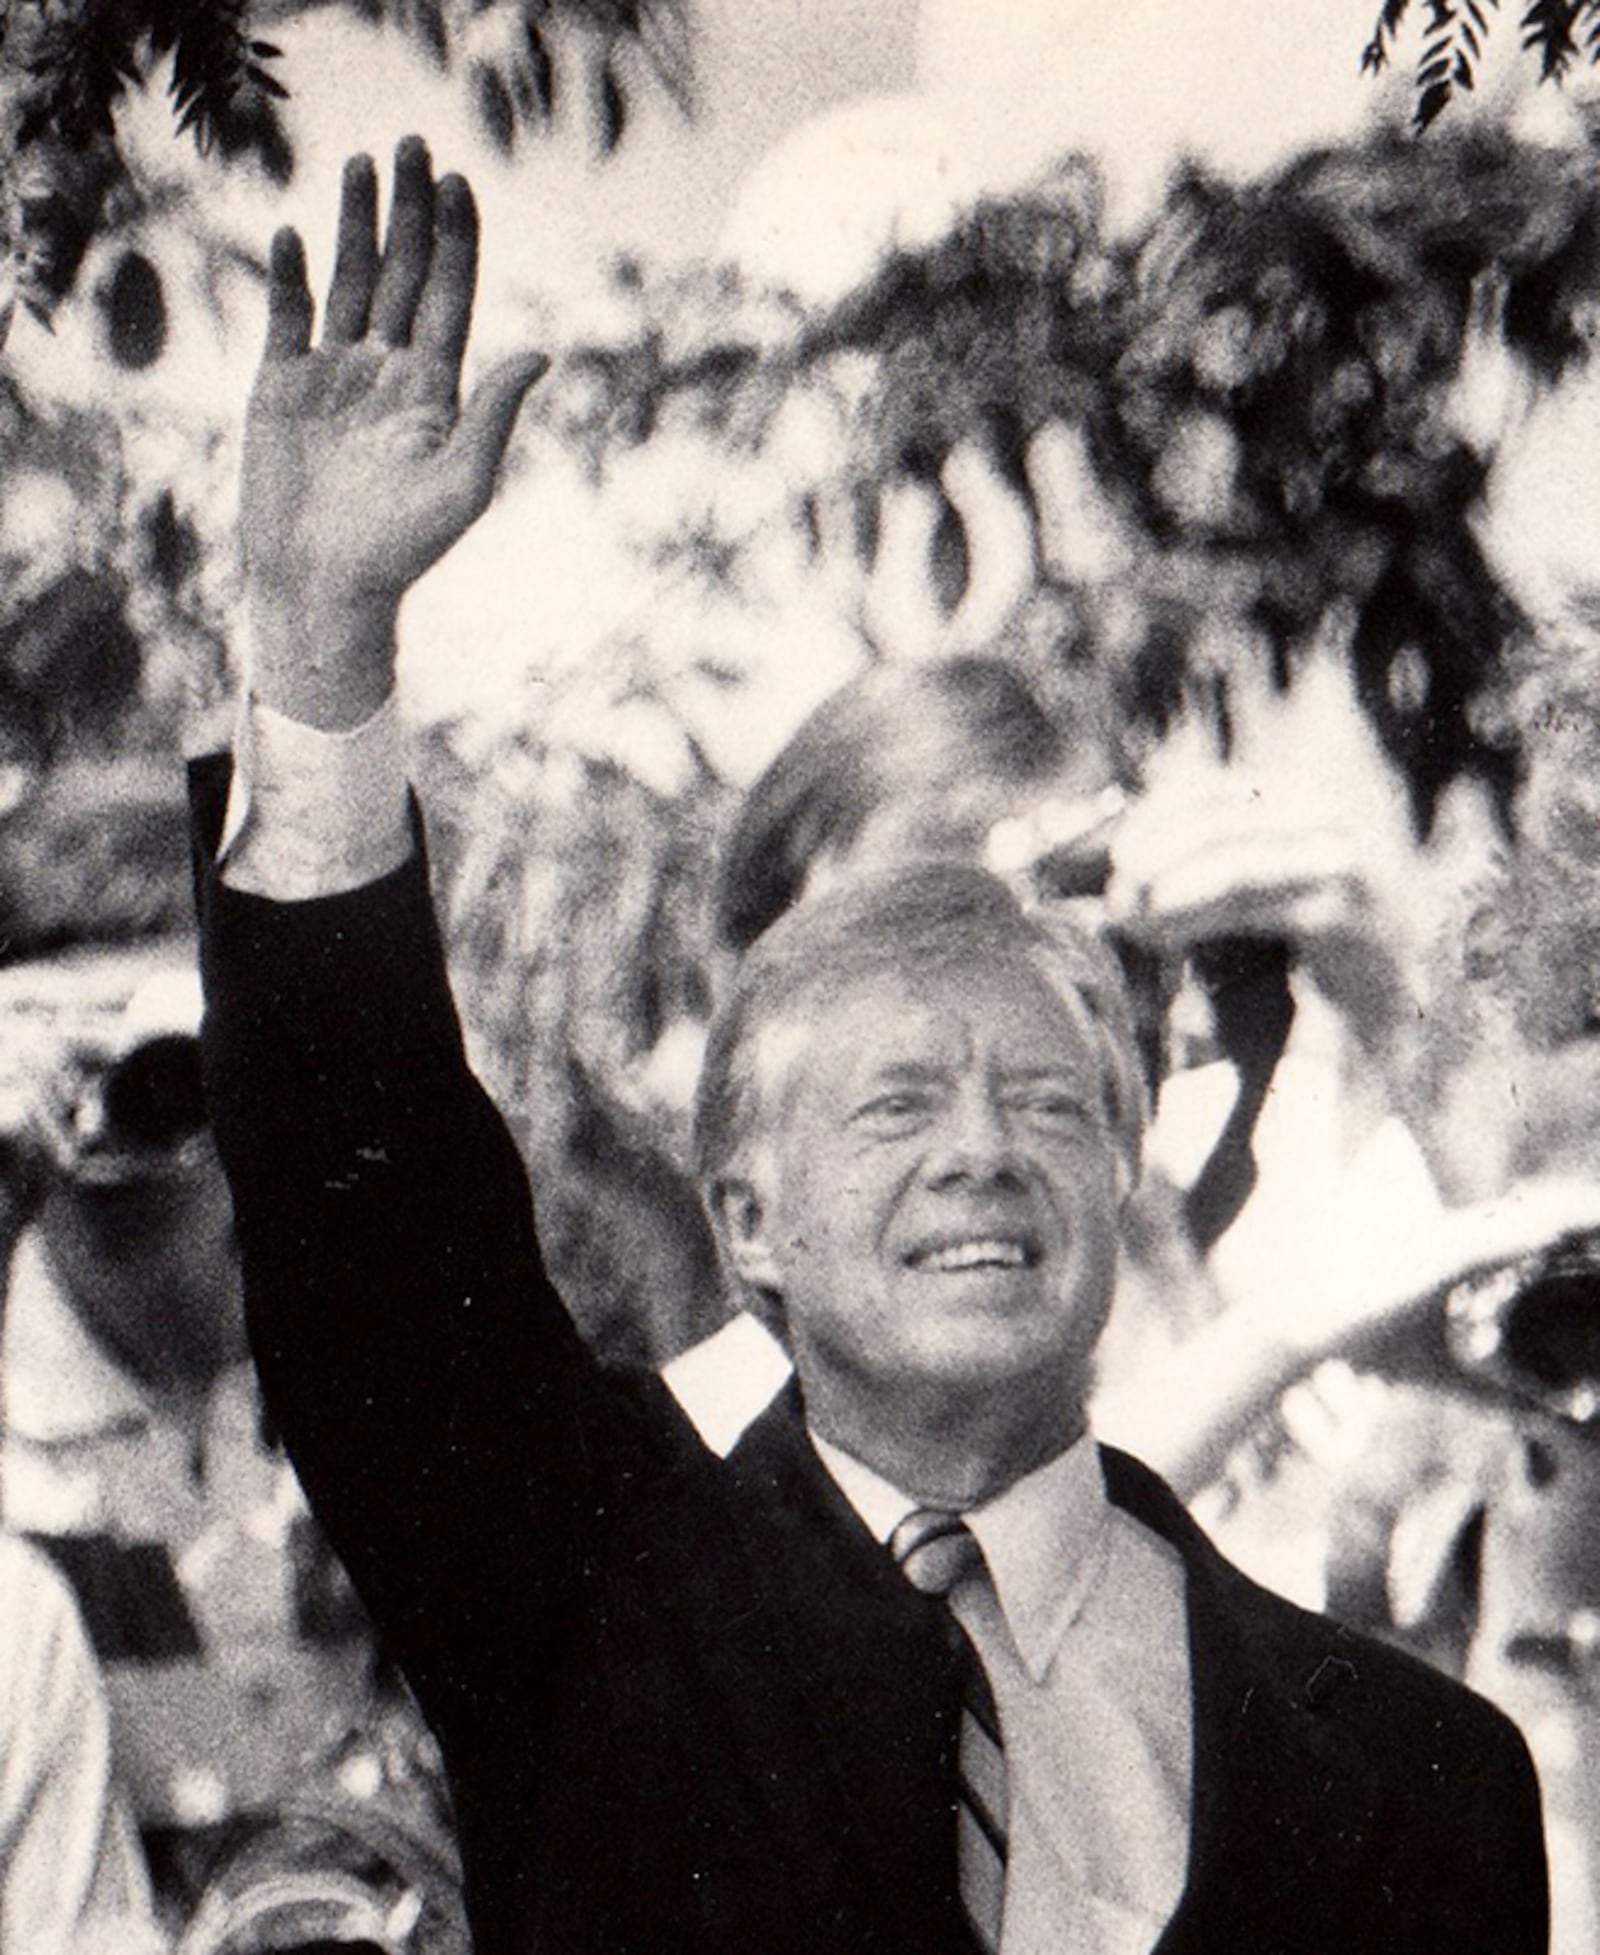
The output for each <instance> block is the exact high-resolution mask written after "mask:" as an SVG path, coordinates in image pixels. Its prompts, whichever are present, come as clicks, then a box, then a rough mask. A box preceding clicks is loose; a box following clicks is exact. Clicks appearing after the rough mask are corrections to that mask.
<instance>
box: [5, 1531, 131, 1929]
mask: <svg viewBox="0 0 1600 1955" xmlns="http://www.w3.org/2000/svg"><path fill="white" fill-rule="evenodd" d="M166 1945H167V1944H166V1939H165V1937H164V1935H163V1934H162V1933H161V1931H160V1929H159V1928H158V1927H157V1925H156V1920H155V1915H154V1912H153V1910H152V1906H151V1899H150V1883H149V1879H148V1876H147V1874H146V1872H145V1864H144V1856H143V1855H142V1854H141V1853H140V1851H139V1843H138V1838H137V1836H136V1834H135V1832H134V1828H133V1823H132V1819H131V1817H130V1816H129V1814H128V1812H127V1810H126V1808H125V1805H124V1803H123V1800H122V1797H121V1793H120V1791H119V1789H118V1787H117V1785H116V1783H115V1780H114V1776H113V1770H112V1755H111V1719H110V1714H109V1712H108V1710H107V1707H106V1699H105V1691H104V1689H103V1688H102V1686H101V1681H100V1676H99V1673H98V1671H97V1669H96V1666H95V1661H94V1657H93V1655H92V1653H91V1651H90V1649H89V1643H88V1639H87V1637H86V1636H85V1635H84V1631H83V1625H82V1623H81V1622H80V1621H79V1618H78V1612H77V1609H76V1607H75V1606H74V1604H73V1600H72V1595H71V1592H70V1590H69V1589H68V1588H67V1585H66V1583H65V1582H64V1581H63V1580H62V1579H61V1577H60V1576H59V1575H58V1574H57V1573H56V1572H55V1570H54V1569H53V1568H52V1567H51V1566H50V1564H49V1563H48V1562H47V1561H46V1560H45V1559H44V1557H43V1556H42V1555H41V1554H39V1553H38V1552H37V1551H36V1550H35V1549H33V1548H30V1547H29V1546H28V1545H27V1544H26V1543H24V1542H22V1541H19V1540H17V1539H16V1538H15V1537H14V1536H12V1535H9V1534H4V1533H0V1948H4V1949H6V1950H8V1951H14V1955H162V1951H164V1950H165V1948H166Z"/></svg>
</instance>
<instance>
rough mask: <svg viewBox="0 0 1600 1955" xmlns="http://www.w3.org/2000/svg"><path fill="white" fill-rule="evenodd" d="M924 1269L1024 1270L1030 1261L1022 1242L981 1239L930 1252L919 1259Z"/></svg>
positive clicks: (957, 1243)
mask: <svg viewBox="0 0 1600 1955" xmlns="http://www.w3.org/2000/svg"><path fill="white" fill-rule="evenodd" d="M916 1260H917V1263H918V1264H919V1266H920V1267H921V1268H923V1269H984V1268H988V1267H991V1266H993V1267H995V1268H999V1269H1021V1267H1022V1266H1023V1264H1024V1263H1025V1262H1026V1261H1027V1260H1028V1257H1027V1252H1026V1251H1025V1250H1024V1248H1023V1246H1022V1244H1021V1243H1020V1242H1002V1241H1000V1240H999V1239H998V1238H987V1237H981V1238H979V1239H978V1240H976V1241H973V1242H951V1243H947V1244H946V1245H945V1246H944V1247H943V1248H942V1249H930V1250H928V1251H927V1252H926V1254H924V1255H920V1256H918V1257H917V1259H916Z"/></svg>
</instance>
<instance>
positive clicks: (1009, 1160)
mask: <svg viewBox="0 0 1600 1955" xmlns="http://www.w3.org/2000/svg"><path fill="white" fill-rule="evenodd" d="M925 1173H926V1177H927V1182H928V1186H929V1187H930V1188H933V1189H946V1188H982V1189H998V1190H1000V1191H1002V1192H1004V1193H1012V1194H1014V1193H1019V1192H1020V1191H1021V1190H1022V1189H1023V1188H1024V1187H1025V1186H1026V1185H1027V1180H1028V1171H1027V1162H1026V1159H1025V1157H1024V1155H1023V1152H1022V1150H1021V1149H1020V1148H1019V1146H1018V1145H1017V1140H1016V1136H1015V1134H1014V1132H1013V1130H1012V1124H1011V1120H1010V1117H1009V1115H1008V1114H1007V1112H1006V1109H1005V1107H1004V1106H1002V1105H1000V1104H999V1103H998V1102H997V1100H996V1099H995V1096H994V1094H993V1093H992V1091H990V1089H989V1088H988V1086H987V1085H985V1084H982V1083H980V1082H978V1081H975V1080H974V1081H970V1082H968V1083H967V1084H966V1085H964V1086H963V1088H962V1090H961V1091H960V1092H958V1093H955V1094H953V1095H952V1096H951V1098H950V1101H949V1103H948V1105H947V1106H946V1108H945V1110H944V1115H943V1118H942V1119H941V1120H940V1122H939V1125H938V1127H937V1129H936V1130H935V1133H934V1137H933V1145H932V1147H931V1148H930V1150H929V1153H928V1157H927V1164H926V1169H925Z"/></svg>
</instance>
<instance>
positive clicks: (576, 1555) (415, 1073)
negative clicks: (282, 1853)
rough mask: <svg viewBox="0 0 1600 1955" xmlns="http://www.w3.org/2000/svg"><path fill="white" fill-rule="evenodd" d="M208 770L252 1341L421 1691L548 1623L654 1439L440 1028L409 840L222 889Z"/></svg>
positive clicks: (426, 911) (222, 1022)
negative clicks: (404, 851)
mask: <svg viewBox="0 0 1600 1955" xmlns="http://www.w3.org/2000/svg"><path fill="white" fill-rule="evenodd" d="M227 773H228V769H227V763H226V761H225V760H220V759H211V760H207V761H202V762H199V763H197V764H196V766H195V767H194V769H193V770H192V775H191V787H192V792H193V800H194V808H195V816H196V831H197V839H198V844H199V846H198V849H197V865H196V881H197V897H198V905H199V913H200V922H201V966H202V974H203V977H204V981H205V988H206V997H207V1008H206V1020H205V1030H204V1052H205V1063H206V1083H207V1092H208V1096H209V1103H210V1108H211V1116H212V1122H213V1126H214V1129H215V1132H216V1138H217V1143H218V1147H219V1150H220V1152H221V1156H222V1160H223V1164H224V1166H225V1168H226V1170H227V1173H228V1178H229V1181H230V1184H231V1186H232V1190H233V1197H234V1207H235V1212H236V1218H237V1225H238V1230H239V1241H240V1249H241V1255H242V1261H243V1268H244V1276H245V1293H246V1307H247V1310H248V1313H249V1318H250V1329H251V1337H252V1343H253V1346H254V1350H255V1353H256V1359H257V1363H258V1366H259V1369H260V1372H261V1378H262V1384H263V1388H264V1391H265V1395H266V1400H267V1404H268V1407H269V1410H270V1412H271V1414H272V1416H273V1418H274V1420H275V1421H276V1422H277V1425H278V1427H279V1429H280V1431H281V1433H282V1435H283V1438H284V1440H285V1442H286V1444H287V1446H288V1448H289V1451H290V1454H291V1456H292V1458H293V1459H294V1461H295V1465H296V1467H297V1469H298V1471H299V1473H300V1475H301V1478H302V1480H303V1482H304V1484H305V1487H306V1490H307V1492H308V1494H309V1496H310V1498H311V1500H312V1502H313V1504H314V1505H315V1507H316V1508H317V1510H318V1513H319V1516H320V1518H321V1519H322V1522H323V1524H324V1526H325V1527H326V1529H327V1531H328V1533H329V1536H330V1538H331V1539H332V1541H333V1543H334V1545H335V1547H336V1548H337V1550H338V1552H339V1553H340V1555H341V1557H342V1558H343V1560H344V1561H345V1564H346V1566H347V1567H348V1568H349V1570H350V1572H351V1574H352V1576H353V1577H354V1579H355V1580H356V1583H357V1585H358V1587H359V1588H360V1589H361V1591H362V1593H363V1596H364V1599H365V1600H366V1602H367V1604H368V1606H369V1608H371V1610H372V1611H373V1614H374V1616H375V1618H376V1620H377V1622H378V1624H379V1626H380V1628H381V1629H382V1630H383V1632H384V1635H385V1638H386V1640H387V1642H388V1644H389V1646H390V1648H391V1649H392V1651H393V1653H394V1654H395V1655H396V1656H397V1657H398V1658H399V1659H400V1661H401V1662H402V1663H403V1664H404V1665H405V1666H406V1668H407V1670H408V1672H409V1673H410V1674H411V1677H412V1681H413V1683H414V1684H415V1685H416V1687H417V1689H418V1691H419V1694H420V1695H421V1696H422V1697H423V1700H424V1703H425V1704H429V1700H430V1698H431V1697H436V1696H437V1693H438V1692H439V1691H446V1692H449V1691H452V1690H461V1689H465V1690H468V1691H471V1690H472V1689H473V1688H474V1687H475V1684H476V1685H478V1686H481V1683H482V1680H483V1678H484V1677H485V1676H486V1675H488V1674H491V1673H492V1668H493V1652H494V1649H495V1648H496V1646H503V1647H505V1648H506V1649H507V1650H508V1651H509V1650H511V1649H513V1648H515V1649H517V1650H518V1651H520V1660H521V1661H523V1662H526V1660H527V1658H528V1656H529V1655H530V1653H534V1652H536V1650H537V1648H538V1645H539V1643H540V1640H541V1639H542V1638H545V1637H548V1636H550V1635H551V1634H553V1633H555V1631H556V1629H557V1626H558V1624H559V1620H560V1618H561V1614H562V1609H563V1606H564V1604H565V1603H566V1602H568V1601H569V1600H570V1598H571V1596H572V1593H573V1591H574V1587H575V1585H576V1584H577V1583H579V1582H580V1581H581V1579H582V1572H581V1571H582V1567H583V1562H584V1556H583V1552H582V1548H583V1544H584V1542H585V1541H586V1540H589V1539H592V1530H593V1529H594V1528H595V1527H596V1526H597V1525H599V1524H600V1522H599V1519H598V1517H599V1516H600V1515H602V1514H604V1513H605V1512H606V1511H608V1510H609V1511H612V1512H614V1511H616V1510H617V1508H618V1506H619V1504H621V1503H624V1502H625V1501H626V1499H627V1497H628V1486H627V1482H628V1481H629V1480H630V1477H631V1476H632V1475H634V1474H635V1473H647V1472H650V1471H651V1470H652V1468H653V1463H654V1462H653V1458H652V1446H653V1443H654V1442H653V1441H652V1438H651V1437H650V1436H649V1435H648V1434H647V1431H646V1423H647V1422H646V1421H645V1420H644V1419H643V1417H642V1416H641V1415H640V1414H638V1413H636V1412H635V1410H634V1409H633V1407H632V1404H631V1401H630V1400H629V1399H628V1397H627V1395H626V1394H624V1393H622V1392H620V1391H618V1390H617V1389H615V1388H614V1387H612V1386H611V1385H609V1384H608V1383H607V1382H606V1379H605V1377H604V1374H602V1373H601V1371H600V1370H599V1368H598V1366H597V1365H596V1364H595V1363H594V1361H593V1360H592V1358H591V1357H590V1356H589V1354H588V1352H587V1351H586V1350H585V1348H584V1347H583V1345H582V1343H581V1341H580V1339H579V1338H578V1336H577V1333H576V1332H575V1330H574V1329H573V1327H572V1324H571V1321H570V1319H569V1317H568V1316H567V1313H566V1311H565V1309H564V1308H563V1306H562V1304H561V1302H560V1300H559V1298H558V1297H557V1295H556V1294H555V1292H554V1290H553V1288H552V1286H551V1284H550V1282H549V1280H548V1278H547V1277H546V1275H545V1273H544V1270H543V1268H542V1265H541V1263H540V1260H539V1254H538V1246H537V1242H536V1239H535V1235H534V1228H533V1217H532V1206H531V1200H530V1196H529V1191H528V1186H527V1181H526V1177H525V1174H524V1171H523V1167H522V1163H521V1160H520V1158H519V1156H518V1154H517V1151H516V1148H515V1146H514V1145H513V1143H512V1141H511V1138H510V1136H509V1134H508V1133H507V1131H506V1129H505V1126H504V1123H503V1122H502V1121H501V1119H500V1117H499V1115H498V1113H497V1112H496V1111H495V1109H494V1107H493V1106H492V1105H491V1103H490V1101H489V1099H488V1097H487V1096H486V1094H485V1093H484V1092H483V1090H482V1089H481V1087H480V1086H479V1085H478V1083H477V1082H476V1080H475V1079H474V1078H473V1077H472V1075H471V1072H470V1070H469V1068H468V1066H467V1063H466V1059H465V1056H464V1053H463V1049H462V1043H461V1036H460V1031H459V1028H458V1025H457V1022H456V1016H455V1011H454V1007H453V1004H452V1000H451V997H450V991H449V985H448V981H447V977H446V971H445V962H444V954H443V949H442V945H441V942H440V938H439V933H438V930H437V927H436V924H435V921H434V917H433V912H432V908H431V904H430V900H429V893H428V887H427V875H426V868H425V864H424V861H423V859H422V852H421V848H420V838H419V848H418V850H417V852H416V855H415V856H414V858H413V860H412V861H410V862H408V863H407V864H405V865H404V866H403V867H401V868H400V869H399V870H397V871H395V872H394V873H393V874H391V875H389V876H387V877H385V878H383V879H382V880H381V881H379V882H377V883H374V884H371V885H369V886H368V887H366V888H363V889H360V890H356V891H353V892H350V893H348V894H343V895H337V896H329V897H324V898H319V899H316V900H312V901H306V902H300V903H292V904H281V903H275V902H273V901H271V900H269V899H267V898H264V897H261V896H257V895H251V894H247V893H244V892H241V891H238V890H234V889H230V888H228V887H226V886H224V885H223V884H222V882H221V881H220V879H219V877H218V875H217V873H216V870H215V866H214V861H215V844H216V840H217V837H218V835H219V833H220V828H221V821H222V812H223V805H224V802H225V799H226V793H227ZM466 1649H470V1651H471V1653H472V1654H471V1661H470V1663H469V1662H466V1661H464V1659H463V1657H462V1654H461V1652H462V1651H463V1650H466ZM430 1708H433V1706H431V1705H430Z"/></svg>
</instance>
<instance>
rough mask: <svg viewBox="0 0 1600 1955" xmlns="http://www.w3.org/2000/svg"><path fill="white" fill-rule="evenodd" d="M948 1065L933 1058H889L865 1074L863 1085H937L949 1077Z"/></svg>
mask: <svg viewBox="0 0 1600 1955" xmlns="http://www.w3.org/2000/svg"><path fill="white" fill-rule="evenodd" d="M949 1073H950V1069H949V1067H948V1066H941V1065H939V1064H937V1063H936V1062H935V1061H933V1060H931V1059H887V1060H885V1061H884V1062H883V1064H882V1065H877V1066H872V1067H870V1068H869V1069H868V1071H867V1072H866V1073H865V1074H863V1076H862V1080H861V1084H862V1085H863V1086H936V1085H937V1084H938V1083H939V1081H940V1080H942V1079H947V1078H948V1077H949Z"/></svg>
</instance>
